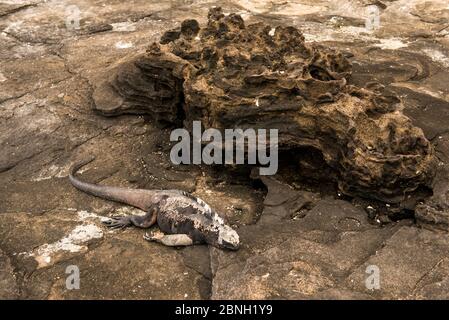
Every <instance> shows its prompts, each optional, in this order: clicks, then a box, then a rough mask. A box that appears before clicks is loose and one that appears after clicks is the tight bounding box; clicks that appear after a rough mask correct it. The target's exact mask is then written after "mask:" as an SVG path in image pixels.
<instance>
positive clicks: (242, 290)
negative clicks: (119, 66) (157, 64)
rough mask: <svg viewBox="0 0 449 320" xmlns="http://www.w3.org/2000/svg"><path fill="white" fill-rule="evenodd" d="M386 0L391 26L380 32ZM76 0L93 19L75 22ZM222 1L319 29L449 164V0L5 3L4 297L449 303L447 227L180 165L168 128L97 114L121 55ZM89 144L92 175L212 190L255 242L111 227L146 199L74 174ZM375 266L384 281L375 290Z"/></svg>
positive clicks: (0, 245)
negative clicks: (74, 180)
mask: <svg viewBox="0 0 449 320" xmlns="http://www.w3.org/2000/svg"><path fill="white" fill-rule="evenodd" d="M370 1H371V2H370ZM372 3H375V4H377V5H378V6H380V7H381V9H380V27H379V28H378V29H376V30H374V31H367V30H366V28H365V17H366V15H367V14H366V5H369V4H372ZM70 5H76V6H77V7H78V8H79V10H80V12H81V21H80V30H77V31H73V30H68V29H67V27H66V23H65V21H66V15H67V14H69V15H70V12H66V10H67V7H68V6H70ZM212 5H220V6H222V7H223V8H224V10H225V11H226V12H231V11H233V12H239V13H241V14H242V16H243V17H244V19H245V21H248V22H255V21H260V20H264V21H267V22H270V23H272V24H273V25H285V24H293V25H296V26H298V27H300V28H301V29H302V31H303V33H304V35H305V36H306V39H307V40H308V41H317V42H322V43H323V44H325V45H329V46H331V47H334V48H339V49H341V50H343V51H346V52H351V53H352V54H353V55H354V56H353V57H352V58H351V60H352V62H353V64H354V75H353V78H352V82H353V83H355V84H358V85H361V86H363V84H364V83H366V82H367V81H370V80H377V81H380V82H381V83H383V84H385V85H386V86H388V87H389V88H391V89H393V90H394V91H396V92H397V93H398V94H399V95H400V96H401V97H402V99H403V100H404V103H405V113H406V114H407V115H409V116H410V117H411V118H412V119H413V121H414V123H415V124H416V125H417V126H420V127H422V128H423V129H424V131H425V134H426V135H427V137H428V138H429V139H430V140H431V141H432V142H433V143H434V145H435V148H436V150H437V154H438V157H439V159H440V161H441V163H440V166H441V167H446V165H448V164H449V147H448V146H449V86H448V83H449V6H448V3H447V1H446V0H434V1H420V0H412V1H409V0H397V1H392V0H391V1H389V0H381V1H373V0H363V1H362V0H359V1H343V0H338V1H325V0H323V1H312V0H295V1H288V2H287V1H280V0H272V1H266V0H248V1H243V0H242V1H237V0H235V1H227V0H219V1H207V0H203V1H194V0H191V1H189V0H184V1H182V0H180V1H176V0H172V1H167V0H158V1H152V0H134V1H119V0H113V1H106V0H73V1H65V0H60V1H56V0H53V1H52V0H48V1H38V0H35V1H34V0H29V1H28V0H0V147H1V149H0V150H1V152H0V181H1V183H0V298H22V299H31V298H37V299H60V298H61V299H83V298H92V299H104V298H117V299H123V298H131V299H163V298H168V299H175V298H176V299H207V298H213V299H217V298H224V299H234V298H249V299H254V298H261V299H267V298H273V299H278V298H285V299H312V298H314V299H328V298H332V299H342V298H344V299H373V298H374V299H390V298H393V299H410V298H411V299H414V298H419V299H429V298H436V299H440V298H442V299H447V298H449V234H448V233H447V232H445V231H444V230H436V229H435V230H434V228H432V226H431V225H424V226H420V225H416V224H415V223H414V221H412V220H401V221H399V222H391V223H388V224H385V225H382V226H379V225H376V224H375V223H373V222H372V221H368V218H367V213H366V212H365V210H364V207H363V206H360V205H357V203H355V202H348V201H345V200H342V199H338V196H337V195H332V194H329V193H324V192H320V191H319V190H318V191H317V190H308V191H305V188H303V187H302V186H301V185H297V184H289V183H287V182H286V181H284V180H285V179H283V177H282V175H279V176H278V177H276V176H275V177H272V178H267V179H264V183H265V185H266V186H267V190H264V189H263V188H260V187H256V186H255V185H254V183H251V181H250V179H249V178H248V176H249V174H248V172H243V173H242V172H239V171H238V170H237V171H236V172H233V170H227V171H223V170H220V169H217V168H209V167H193V166H192V167H178V166H173V165H172V164H171V162H170V160H169V158H168V151H169V150H170V146H169V145H168V143H166V142H165V141H168V134H169V131H168V129H166V128H161V127H160V126H158V125H156V124H154V123H153V122H152V121H150V120H149V119H146V118H143V117H139V116H120V117H115V118H104V117H101V116H99V115H96V114H94V113H93V112H92V111H91V98H90V94H91V92H92V88H93V86H95V84H96V83H97V81H98V79H100V78H101V77H104V76H105V75H106V74H107V70H108V68H109V67H111V66H113V65H114V64H116V63H119V62H120V59H123V58H125V57H127V56H129V55H130V54H134V53H136V52H141V51H143V50H145V48H146V46H147V45H148V44H149V43H151V41H154V40H157V39H158V37H159V36H160V34H161V33H162V32H163V31H164V30H166V29H168V28H172V27H174V26H175V25H177V24H178V23H179V22H180V21H182V20H183V19H185V18H188V17H193V18H197V19H198V20H199V21H201V22H204V19H205V17H206V13H207V11H208V8H209V7H210V6H212ZM87 154H95V155H96V157H97V159H96V161H95V162H94V163H92V164H90V165H89V166H87V168H86V169H85V170H84V174H83V178H84V179H87V180H89V181H94V182H101V183H105V184H114V185H120V186H130V187H144V188H181V189H184V190H187V191H190V192H193V193H195V194H196V195H198V196H201V197H202V198H204V199H205V200H206V201H208V202H210V203H211V205H213V206H214V207H216V208H217V209H218V210H219V211H221V212H223V213H224V214H225V215H226V216H227V217H228V218H229V219H230V221H232V222H233V223H234V224H235V225H236V226H237V227H238V231H239V233H240V235H241V238H242V242H243V246H242V249H241V250H239V251H238V252H225V251H219V250H216V249H214V248H208V247H206V246H197V247H190V248H184V249H173V248H166V247H162V246H160V245H158V244H154V243H148V242H145V241H144V240H143V239H142V234H143V231H142V230H136V229H128V230H121V231H110V230H107V229H105V228H104V227H103V226H102V225H101V221H100V220H101V218H102V217H103V216H106V215H110V214H123V213H125V214H126V213H131V212H133V209H131V208H128V207H124V206H121V205H118V204H114V203H110V202H107V201H103V200H101V199H96V198H93V197H90V196H87V195H85V194H82V193H80V192H78V191H76V190H75V189H74V188H72V187H71V186H70V184H69V182H68V179H67V171H68V168H69V167H70V165H71V164H72V163H73V162H75V161H77V160H78V159H80V158H83V157H84V156H86V155H87ZM438 179H439V180H441V181H442V183H443V184H444V185H447V182H448V181H449V178H448V177H446V176H445V175H443V174H441V173H440V176H439V177H438ZM292 217H294V218H292ZM69 265H77V266H78V267H79V269H80V273H81V283H80V284H81V288H80V289H79V290H67V289H66V286H65V279H66V277H67V275H66V274H65V270H66V267H67V266H69ZM370 265H375V266H377V267H378V268H379V272H380V289H379V290H368V289H367V288H366V286H365V280H366V278H367V277H368V276H369V275H368V274H367V273H366V268H367V266H370Z"/></svg>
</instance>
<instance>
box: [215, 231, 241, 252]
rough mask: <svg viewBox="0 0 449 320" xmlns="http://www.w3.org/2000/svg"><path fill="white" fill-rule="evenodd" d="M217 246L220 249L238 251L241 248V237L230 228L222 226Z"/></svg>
mask: <svg viewBox="0 0 449 320" xmlns="http://www.w3.org/2000/svg"><path fill="white" fill-rule="evenodd" d="M217 245H218V247H220V248H226V249H230V250H237V249H238V248H239V247H240V239H239V235H238V234H237V232H236V231H235V230H234V229H232V228H231V227H230V226H228V225H221V226H220V228H219V229H218V239H217Z"/></svg>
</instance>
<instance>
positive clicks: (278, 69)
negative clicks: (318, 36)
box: [94, 8, 436, 203]
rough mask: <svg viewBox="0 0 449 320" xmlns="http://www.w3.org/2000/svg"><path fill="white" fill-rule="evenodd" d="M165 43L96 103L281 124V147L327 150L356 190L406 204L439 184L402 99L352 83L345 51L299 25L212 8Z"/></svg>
mask: <svg viewBox="0 0 449 320" xmlns="http://www.w3.org/2000/svg"><path fill="white" fill-rule="evenodd" d="M160 42H161V45H159V44H156V43H153V44H152V45H151V46H150V47H149V49H148V50H147V52H146V53H145V54H141V55H138V56H137V57H132V58H131V60H130V61H126V62H124V63H123V64H121V65H119V67H118V68H117V69H116V70H114V72H112V73H111V76H110V79H108V80H107V81H104V82H101V84H100V85H99V88H97V90H96V91H95V92H94V100H95V108H96V110H98V111H100V112H101V113H103V114H105V115H111V114H112V115H116V114H120V113H148V114H151V115H154V117H155V118H156V119H160V120H165V121H168V122H175V120H184V122H185V124H186V126H187V127H188V126H189V124H191V123H192V121H195V120H201V121H202V124H203V125H204V127H205V128H218V129H220V130H224V129H228V128H229V129H232V128H242V129H247V128H253V129H259V128H260V129H278V130H279V148H280V149H281V150H283V149H294V148H298V147H305V146H306V147H313V148H315V149H317V150H319V151H320V152H321V153H322V155H323V158H324V160H325V161H326V163H327V164H328V165H329V166H330V167H331V168H333V169H334V170H335V171H336V172H337V181H338V187H339V190H340V191H341V192H342V193H344V194H347V195H351V196H354V195H358V196H364V197H368V198H374V199H378V200H382V201H386V202H390V203H400V202H401V201H403V200H405V199H406V198H407V197H408V196H409V195H410V193H411V192H414V191H415V190H417V189H418V188H420V187H425V186H426V187H430V184H431V181H432V179H433V176H434V170H435V164H436V162H435V158H434V152H433V148H432V146H431V144H430V143H429V141H428V140H427V139H426V137H425V136H424V134H423V132H422V130H421V129H420V128H418V127H416V126H414V125H413V124H412V122H411V121H410V119H409V118H408V117H406V116H405V115H403V113H402V109H403V106H402V104H401V101H400V99H399V98H398V97H397V96H396V95H395V94H393V93H391V92H389V91H388V90H384V88H383V86H382V85H380V84H376V83H369V84H368V87H370V88H371V89H372V90H370V89H369V88H363V89H361V88H358V87H356V86H353V85H348V84H347V83H348V79H349V77H350V75H351V63H350V62H349V61H348V60H347V59H346V58H345V57H344V56H343V54H342V53H341V52H338V51H335V50H331V49H328V48H326V47H324V46H319V45H313V44H312V45H311V44H306V43H305V41H304V36H303V35H302V34H301V32H300V31H299V30H298V29H297V28H295V27H291V26H287V27H284V26H278V27H276V28H272V27H271V26H269V25H267V24H265V23H263V22H260V23H255V24H249V25H248V26H245V23H244V21H243V19H242V17H241V16H240V15H238V14H233V13H231V14H229V15H224V14H223V12H222V10H221V8H213V9H211V10H210V11H209V13H208V21H207V23H206V25H205V26H204V27H203V28H201V27H200V25H199V23H198V22H197V21H196V20H193V19H187V20H184V21H183V22H182V23H181V26H180V28H178V29H173V30H170V31H168V32H166V33H165V34H164V35H163V36H162V37H161V41H160ZM181 116H182V117H183V118H184V119H179V117H181Z"/></svg>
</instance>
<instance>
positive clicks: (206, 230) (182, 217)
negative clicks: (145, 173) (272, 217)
mask: <svg viewBox="0 0 449 320" xmlns="http://www.w3.org/2000/svg"><path fill="white" fill-rule="evenodd" d="M92 160H93V159H89V160H87V161H83V162H81V163H79V164H76V165H75V166H73V168H72V169H71V170H70V174H69V179H70V182H71V183H72V185H73V186H75V187H76V188H77V189H79V190H81V191H83V192H86V193H88V194H91V195H94V196H96V197H100V198H103V199H107V200H112V201H116V202H121V203H124V204H127V205H130V206H133V207H136V208H139V209H141V210H143V211H145V212H147V213H146V214H145V215H143V216H139V215H131V216H122V217H114V218H111V219H110V220H108V221H106V222H104V223H105V224H106V225H107V226H108V227H110V228H124V227H128V226H132V225H134V226H136V227H139V228H149V227H151V226H152V225H154V224H156V223H157V225H158V226H159V229H160V230H161V231H162V233H157V234H154V233H152V234H148V233H146V234H145V236H144V239H145V240H148V241H157V242H160V243H162V244H164V245H167V246H188V245H192V244H200V243H207V244H210V245H213V246H215V247H218V248H221V249H231V250H237V249H238V248H239V245H240V243H239V236H238V234H237V232H236V231H235V230H233V229H232V228H231V227H230V226H229V225H227V224H226V223H225V222H224V221H223V219H222V218H221V217H220V216H219V215H218V214H217V213H216V212H215V211H214V210H212V209H211V207H209V205H208V204H207V203H205V202H204V201H203V200H201V199H199V198H197V197H195V196H193V195H191V194H189V193H187V192H184V191H181V190H146V189H129V188H118V187H110V186H102V185H97V184H91V183H87V182H83V181H81V180H79V179H78V178H76V177H75V173H76V171H78V169H79V168H81V167H82V166H84V165H86V164H87V163H89V162H91V161H92Z"/></svg>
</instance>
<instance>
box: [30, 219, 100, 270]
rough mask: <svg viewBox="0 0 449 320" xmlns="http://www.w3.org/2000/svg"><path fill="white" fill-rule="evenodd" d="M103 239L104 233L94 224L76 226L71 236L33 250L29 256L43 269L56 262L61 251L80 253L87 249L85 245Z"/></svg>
mask: <svg viewBox="0 0 449 320" xmlns="http://www.w3.org/2000/svg"><path fill="white" fill-rule="evenodd" d="M102 237H103V231H101V229H100V228H99V227H97V226H96V225H94V224H86V225H80V226H76V227H75V229H73V230H72V231H71V232H70V234H68V235H67V236H66V237H64V238H62V239H60V240H58V241H56V242H53V243H50V244H48V243H46V244H43V245H41V246H40V247H38V248H37V249H35V250H33V251H32V252H31V253H29V254H28V256H31V257H34V259H35V260H36V261H37V263H38V268H43V267H46V266H48V265H50V264H51V262H52V261H53V263H54V262H55V260H57V259H52V258H54V257H56V256H57V255H58V253H60V252H61V251H66V252H71V253H75V252H80V251H82V250H85V249H87V247H86V246H85V244H86V243H87V242H89V241H90V240H92V239H99V238H102Z"/></svg>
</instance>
